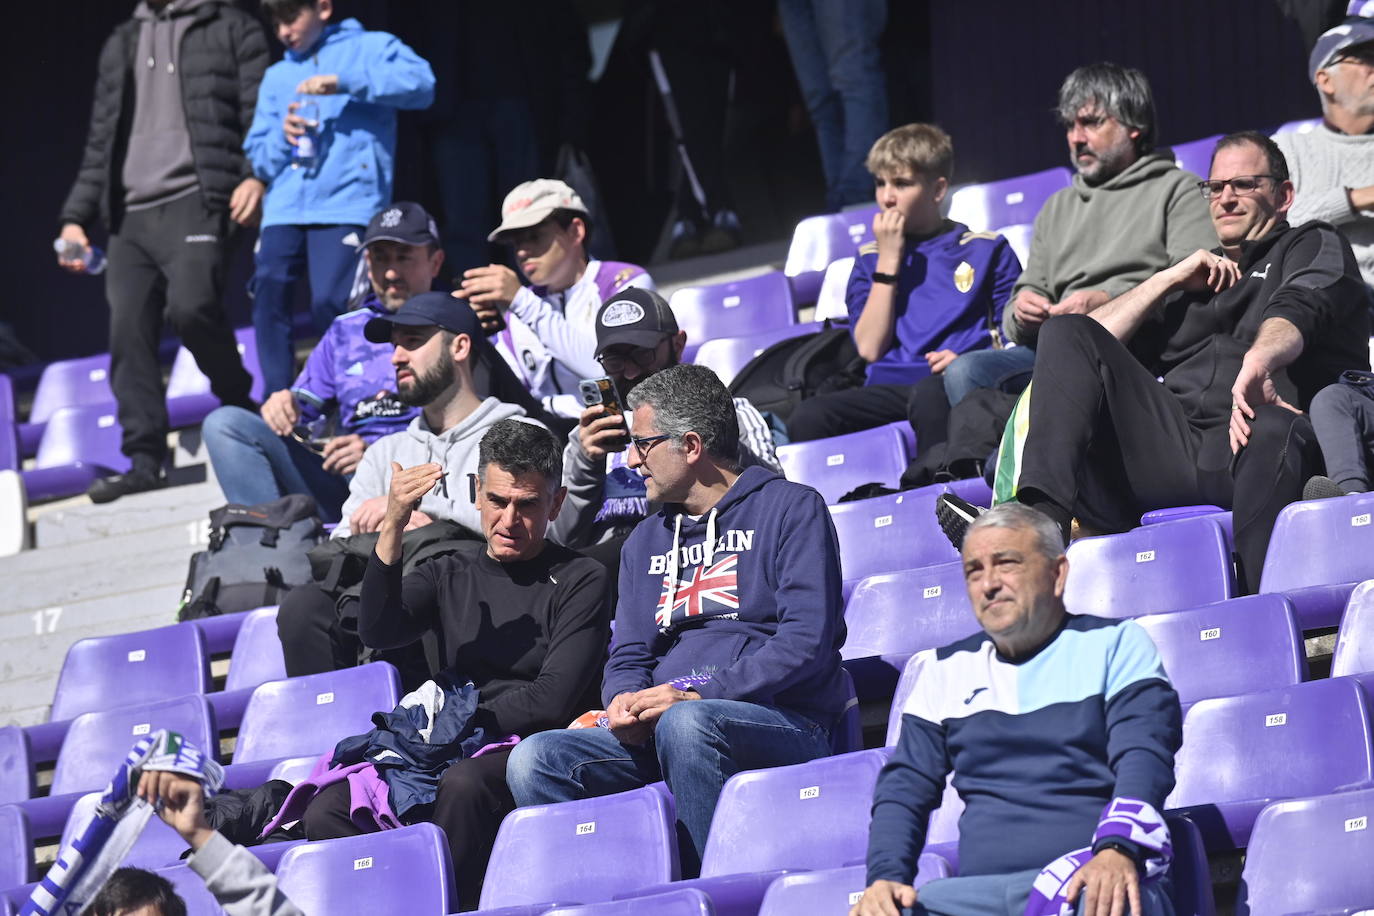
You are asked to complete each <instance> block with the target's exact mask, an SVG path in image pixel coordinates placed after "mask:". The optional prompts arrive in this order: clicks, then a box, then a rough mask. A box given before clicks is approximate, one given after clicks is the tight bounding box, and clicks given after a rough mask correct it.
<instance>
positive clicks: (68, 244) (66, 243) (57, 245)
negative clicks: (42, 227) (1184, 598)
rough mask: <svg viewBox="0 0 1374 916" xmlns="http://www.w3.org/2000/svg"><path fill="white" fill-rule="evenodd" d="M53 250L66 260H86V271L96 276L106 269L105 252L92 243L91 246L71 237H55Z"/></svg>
mask: <svg viewBox="0 0 1374 916" xmlns="http://www.w3.org/2000/svg"><path fill="white" fill-rule="evenodd" d="M52 249H53V251H55V252H57V256H58V257H59V258H61V259H62V260H64V261H76V260H80V261H84V262H85V263H86V271H85V272H86V273H88V274H90V275H92V276H95V275H96V274H99V273H104V271H105V252H103V251H101V250H100V249H99V248H97V247H95V246H94V245H91V246H90V247H89V248H87V247H85V246H83V245H82V244H80V243H79V242H73V241H71V240H70V239H53V243H52Z"/></svg>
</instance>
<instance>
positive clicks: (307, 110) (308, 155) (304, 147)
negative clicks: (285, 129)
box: [291, 101, 320, 169]
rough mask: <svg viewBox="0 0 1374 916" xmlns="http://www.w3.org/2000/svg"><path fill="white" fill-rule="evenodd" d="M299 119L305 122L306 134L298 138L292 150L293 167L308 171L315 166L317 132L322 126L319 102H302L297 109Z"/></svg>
mask: <svg viewBox="0 0 1374 916" xmlns="http://www.w3.org/2000/svg"><path fill="white" fill-rule="evenodd" d="M296 115H297V117H299V118H301V119H303V120H304V121H305V125H306V129H305V133H303V134H301V135H300V136H299V137H297V138H296V145H295V147H294V148H293V149H292V150H291V167H292V168H293V169H308V168H311V167H312V166H314V164H315V157H316V155H317V153H316V150H315V130H316V128H318V127H319V126H320V106H319V103H318V102H311V101H302V102H300V103H299V104H298V105H297V107H296Z"/></svg>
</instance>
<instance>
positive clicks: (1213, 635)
mask: <svg viewBox="0 0 1374 916" xmlns="http://www.w3.org/2000/svg"><path fill="white" fill-rule="evenodd" d="M1198 638H1199V639H1201V640H1202V641H1203V642H1206V641H1207V640H1209V639H1221V627H1209V628H1208V629H1206V630H1203V631H1202V632H1201V633H1199V634H1198Z"/></svg>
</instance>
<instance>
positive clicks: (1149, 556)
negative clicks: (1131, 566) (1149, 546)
mask: <svg viewBox="0 0 1374 916" xmlns="http://www.w3.org/2000/svg"><path fill="white" fill-rule="evenodd" d="M1154 558H1155V552H1154V551H1153V550H1142V551H1140V553H1138V554H1136V555H1135V561H1136V562H1137V563H1150V562H1153V561H1154Z"/></svg>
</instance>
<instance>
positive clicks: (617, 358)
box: [596, 341, 663, 372]
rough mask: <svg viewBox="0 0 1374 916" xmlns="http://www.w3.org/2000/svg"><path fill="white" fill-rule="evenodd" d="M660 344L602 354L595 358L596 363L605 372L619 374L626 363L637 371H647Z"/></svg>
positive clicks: (656, 355)
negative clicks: (630, 364)
mask: <svg viewBox="0 0 1374 916" xmlns="http://www.w3.org/2000/svg"><path fill="white" fill-rule="evenodd" d="M662 342H663V341H659V343H656V344H654V345H653V346H652V347H634V348H632V349H630V350H623V351H621V352H619V353H603V354H601V355H600V356H598V357H597V358H596V361H597V362H599V363H600V364H601V368H602V369H605V370H606V371H607V372H619V371H621V370H622V369H624V368H625V364H626V363H634V365H635V366H636V367H637V368H639V369H648V368H649V367H650V366H652V365H653V364H654V360H655V359H656V358H658V348H659V345H660V344H662Z"/></svg>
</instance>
